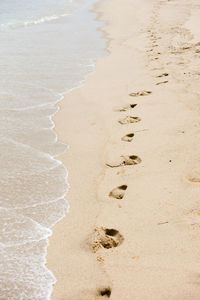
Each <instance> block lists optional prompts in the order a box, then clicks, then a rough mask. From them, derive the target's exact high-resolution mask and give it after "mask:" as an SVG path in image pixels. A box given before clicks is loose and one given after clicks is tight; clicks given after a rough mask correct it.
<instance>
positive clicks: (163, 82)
mask: <svg viewBox="0 0 200 300" xmlns="http://www.w3.org/2000/svg"><path fill="white" fill-rule="evenodd" d="M165 83H168V80H165V81H161V82H158V83H156V85H160V84H165Z"/></svg>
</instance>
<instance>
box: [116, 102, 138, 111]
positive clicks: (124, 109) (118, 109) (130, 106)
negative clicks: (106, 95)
mask: <svg viewBox="0 0 200 300" xmlns="http://www.w3.org/2000/svg"><path fill="white" fill-rule="evenodd" d="M136 105H137V104H128V105H126V106H124V107H116V108H114V111H117V112H121V111H127V110H129V109H132V108H134V107H136Z"/></svg>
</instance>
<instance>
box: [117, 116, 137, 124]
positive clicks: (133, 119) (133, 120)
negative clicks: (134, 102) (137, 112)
mask: <svg viewBox="0 0 200 300" xmlns="http://www.w3.org/2000/svg"><path fill="white" fill-rule="evenodd" d="M140 121H141V119H140V118H139V117H132V116H126V117H125V118H123V119H120V120H119V121H118V122H119V123H120V124H122V125H125V124H129V123H137V122H140Z"/></svg>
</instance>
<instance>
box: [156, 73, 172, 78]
mask: <svg viewBox="0 0 200 300" xmlns="http://www.w3.org/2000/svg"><path fill="white" fill-rule="evenodd" d="M166 76H169V74H168V73H163V74H160V75H158V76H156V77H157V78H161V77H166Z"/></svg>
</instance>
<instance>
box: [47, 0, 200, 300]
mask: <svg viewBox="0 0 200 300" xmlns="http://www.w3.org/2000/svg"><path fill="white" fill-rule="evenodd" d="M95 11H96V12H97V13H98V19H100V20H101V21H104V22H105V27H104V28H103V29H102V30H103V32H104V33H105V36H106V38H107V39H108V55H107V56H106V57H103V58H101V59H99V60H98V61H97V63H96V69H95V72H94V73H93V74H92V75H90V76H89V77H88V79H87V80H86V82H85V84H84V85H83V86H82V87H81V88H78V89H76V90H73V91H72V92H71V93H69V94H67V95H66V96H65V98H64V100H63V101H62V102H61V103H60V104H59V106H60V111H59V112H58V113H57V114H56V116H55V118H54V120H55V124H56V132H57V134H58V138H59V140H61V141H63V142H65V143H67V144H68V145H69V149H68V151H67V152H66V153H65V154H64V155H62V156H61V157H60V159H61V160H62V162H63V163H64V164H65V165H66V167H67V169H68V172H69V183H70V190H69V192H68V194H67V199H68V200H69V202H70V206H71V208H70V211H69V213H68V214H67V216H66V217H65V218H64V219H63V220H62V221H61V222H60V223H58V224H57V225H56V226H55V227H54V228H53V235H52V237H51V239H50V246H49V248H48V257H47V265H48V268H50V270H52V271H53V273H54V274H55V277H56V278H57V283H56V284H55V286H54V291H53V295H52V300H94V299H107V298H110V299H113V300H133V299H136V300H150V299H152V300H164V299H173V300H175V299H176V300H183V299H184V300H191V299H192V300H199V299H200V263H199V262H200V260H199V258H200V196H199V195H200V193H199V191H200V167H199V166H200V154H199V140H198V138H199V131H200V117H199V116H200V101H199V93H200V85H199V80H200V70H199V59H200V19H199V14H200V4H199V3H197V1H195V0H191V1H185V0H181V1H178V0H174V1H173V0H171V1H170V0H168V1H167V0H162V1H158V0H151V1H149V0H142V1H141V0H115V1H114V0H109V1H107V0H102V1H100V2H99V3H98V4H97V5H96V6H95Z"/></svg>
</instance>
